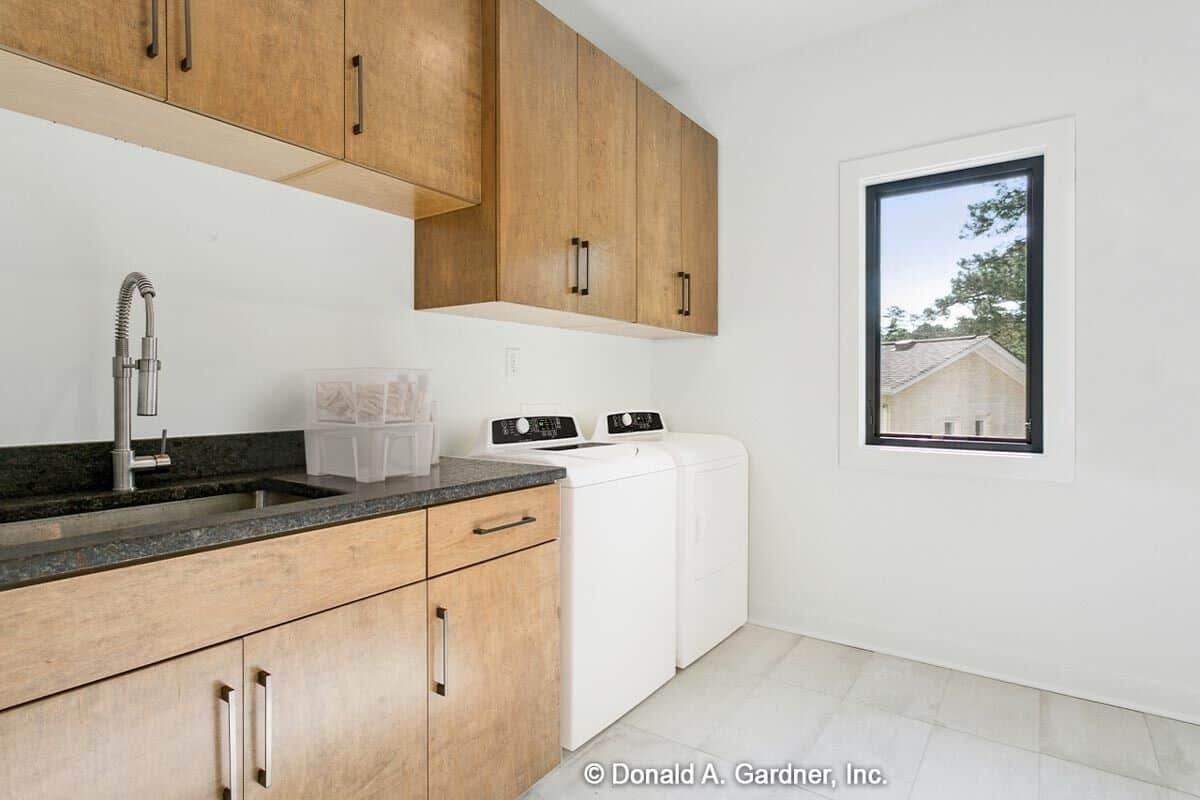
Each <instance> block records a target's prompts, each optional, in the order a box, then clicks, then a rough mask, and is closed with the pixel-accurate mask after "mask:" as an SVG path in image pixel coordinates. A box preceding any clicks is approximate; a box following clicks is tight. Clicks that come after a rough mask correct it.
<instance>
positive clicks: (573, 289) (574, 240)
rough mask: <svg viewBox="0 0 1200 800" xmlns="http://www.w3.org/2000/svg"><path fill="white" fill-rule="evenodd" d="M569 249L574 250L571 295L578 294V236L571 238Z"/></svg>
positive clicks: (579, 247)
mask: <svg viewBox="0 0 1200 800" xmlns="http://www.w3.org/2000/svg"><path fill="white" fill-rule="evenodd" d="M571 247H574V248H575V284H574V285H573V286H572V287H571V294H579V251H580V249H581V245H580V242H579V237H578V236H572V237H571Z"/></svg>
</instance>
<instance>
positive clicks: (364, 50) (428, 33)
mask: <svg viewBox="0 0 1200 800" xmlns="http://www.w3.org/2000/svg"><path fill="white" fill-rule="evenodd" d="M346 55H347V58H346V61H345V69H346V73H345V74H346V90H345V91H346V122H345V127H346V158H347V159H348V160H350V161H354V162H356V163H358V164H362V165H363V166H365V167H370V168H371V169H376V170H379V171H380V172H386V173H388V174H390V175H394V176H396V177H399V178H403V179H404V180H406V181H409V182H411V183H416V184H420V185H421V186H424V187H428V188H430V189H436V190H437V191H440V192H446V193H448V194H452V195H454V196H455V197H461V198H463V199H465V200H470V201H472V202H479V199H480V181H481V161H482V154H483V143H482V136H483V133H482V122H481V119H482V116H483V106H482V100H481V97H482V91H483V87H482V84H483V21H482V6H481V3H480V0H346ZM360 78H361V83H360ZM360 87H361V91H360Z"/></svg>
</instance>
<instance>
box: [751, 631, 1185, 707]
mask: <svg viewBox="0 0 1200 800" xmlns="http://www.w3.org/2000/svg"><path fill="white" fill-rule="evenodd" d="M748 622H749V624H751V625H758V626H760V627H763V628H773V629H775V630H778V631H785V632H787V633H794V634H796V635H797V636H807V637H809V638H812V639H821V640H823V641H826V642H833V643H835V644H842V645H846V646H847V647H857V648H858V649H860V650H870V651H871V652H874V653H882V654H884V655H886V656H895V657H896V658H904V659H908V660H909V661H919V662H920V663H922V664H930V665H932V666H935V667H943V668H945V669H952V670H956V671H958V672H966V673H969V674H971V675H979V676H981V677H984V678H991V679H992V680H997V681H1003V682H1005V683H1013V684H1016V685H1018V686H1028V687H1029V688H1030V689H1039V690H1041V691H1044V692H1053V693H1054V694H1061V695H1066V696H1068V697H1077V698H1079V699H1081V700H1091V701H1092V702H1095V703H1103V704H1104V705H1108V706H1115V707H1117V708H1127V709H1129V710H1131V711H1140V712H1142V713H1144V714H1153V715H1154V716H1156V717H1165V718H1167V719H1174V720H1178V721H1180V722H1187V723H1190V724H1192V725H1200V717H1189V716H1188V715H1186V714H1179V713H1178V712H1175V711H1169V710H1166V709H1162V708H1154V707H1151V706H1144V705H1140V704H1137V703H1130V702H1129V701H1127V700H1123V699H1120V698H1115V697H1105V696H1102V695H1094V694H1090V693H1087V692H1080V691H1079V690H1078V689H1072V688H1069V687H1066V686H1059V685H1055V684H1052V683H1043V682H1039V681H1032V680H1030V679H1029V678H1027V677H1022V676H1017V675H1008V674H1005V673H1002V672H992V671H987V670H980V669H978V668H975V667H966V666H963V665H961V664H956V663H953V662H949V661H940V660H937V659H931V658H928V657H926V656H923V655H921V654H918V653H911V652H907V651H903V650H896V649H894V648H889V647H879V646H877V645H874V644H871V643H870V642H865V641H854V640H850V639H846V638H845V637H840V636H832V635H829V634H827V633H823V632H820V631H811V630H802V629H800V628H796V627H793V626H791V625H781V624H779V623H777V622H773V621H770V620H764V619H761V618H757V617H751V618H750V619H749V620H748Z"/></svg>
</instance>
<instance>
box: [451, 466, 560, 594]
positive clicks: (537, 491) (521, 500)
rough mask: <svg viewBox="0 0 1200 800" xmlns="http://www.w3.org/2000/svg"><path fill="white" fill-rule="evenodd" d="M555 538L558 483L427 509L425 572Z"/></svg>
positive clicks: (556, 530)
mask: <svg viewBox="0 0 1200 800" xmlns="http://www.w3.org/2000/svg"><path fill="white" fill-rule="evenodd" d="M557 538H558V486H557V485H555V484H551V485H549V486H538V487H536V488H533V489H522V490H521V491H519V492H508V493H506V494H497V495H492V496H491V497H481V498H479V499H478V500H467V501H465V502H462V503H451V504H450V505H445V506H437V507H436V508H431V509H429V575H431V576H433V575H441V574H442V573H444V572H449V571H451V570H454V569H459V568H460V567H465V566H468V565H470V564H476V563H478V562H480V561H486V560H487V559H489V558H495V557H496V556H502V555H504V554H505V553H512V552H514V551H516V550H521V549H522V548H525V547H532V546H533V545H535V544H540V543H542V542H548V541H550V540H551V539H557Z"/></svg>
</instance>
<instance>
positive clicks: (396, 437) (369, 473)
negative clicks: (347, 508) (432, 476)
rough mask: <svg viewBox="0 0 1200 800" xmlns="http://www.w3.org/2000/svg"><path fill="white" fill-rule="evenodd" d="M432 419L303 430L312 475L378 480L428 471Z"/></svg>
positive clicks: (421, 473) (431, 444)
mask: <svg viewBox="0 0 1200 800" xmlns="http://www.w3.org/2000/svg"><path fill="white" fill-rule="evenodd" d="M433 429H434V426H433V423H432V422H405V423H398V424H395V425H354V426H349V425H347V426H338V427H323V428H313V429H310V430H306V431H305V432H304V457H305V461H306V462H307V465H308V474H309V475H340V476H342V477H346V478H354V479H355V480H356V481H358V482H359V483H375V482H377V481H381V480H383V479H385V478H392V477H395V476H398V475H428V474H429V471H430V463H431V461H432V458H433Z"/></svg>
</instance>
